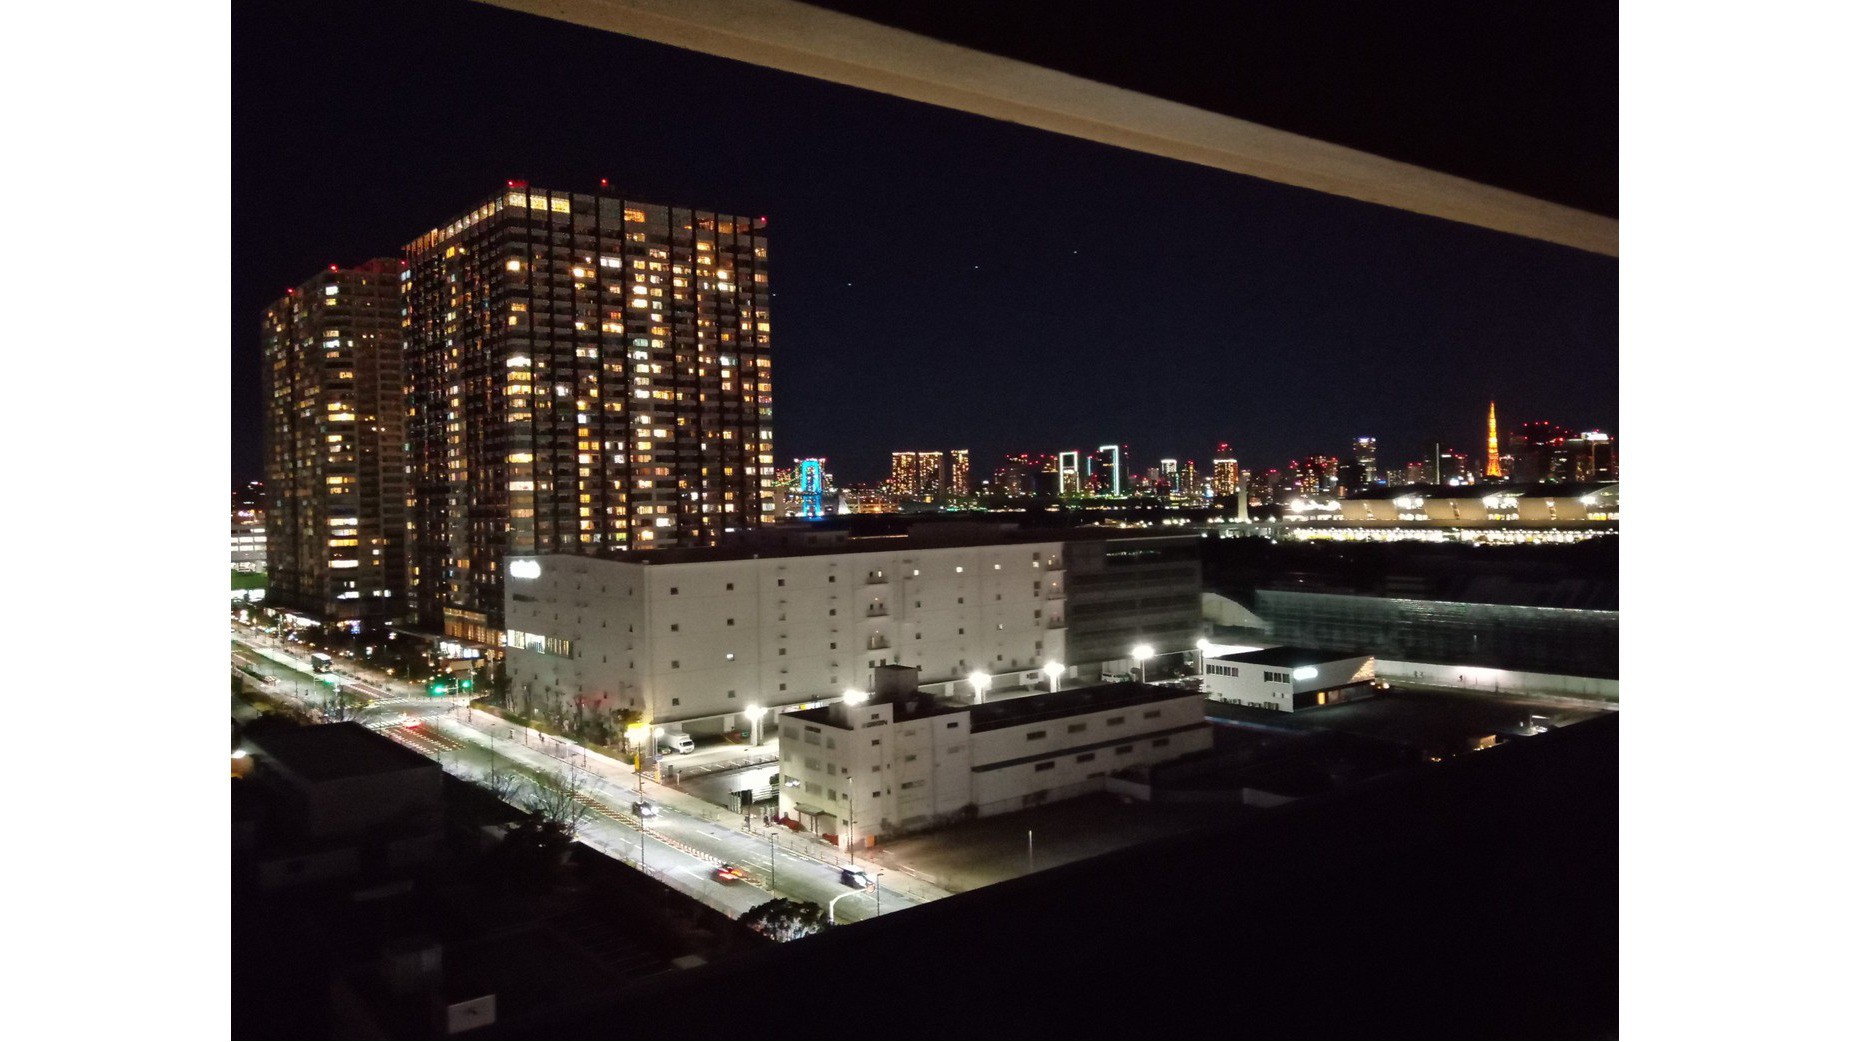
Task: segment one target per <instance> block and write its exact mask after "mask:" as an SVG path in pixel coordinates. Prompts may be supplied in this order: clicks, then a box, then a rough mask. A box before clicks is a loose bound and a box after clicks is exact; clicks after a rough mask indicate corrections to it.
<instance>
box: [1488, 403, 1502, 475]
mask: <svg viewBox="0 0 1851 1042" xmlns="http://www.w3.org/2000/svg"><path fill="white" fill-rule="evenodd" d="M1503 476H1504V464H1503V461H1502V460H1500V459H1499V458H1498V403H1496V402H1492V403H1491V415H1490V416H1487V417H1486V418H1485V477H1488V478H1501V477H1503Z"/></svg>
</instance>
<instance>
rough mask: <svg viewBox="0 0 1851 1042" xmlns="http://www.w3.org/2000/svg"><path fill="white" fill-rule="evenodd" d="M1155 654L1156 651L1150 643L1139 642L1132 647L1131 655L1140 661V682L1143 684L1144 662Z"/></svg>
mask: <svg viewBox="0 0 1851 1042" xmlns="http://www.w3.org/2000/svg"><path fill="white" fill-rule="evenodd" d="M1155 654H1156V651H1155V650H1153V649H1152V648H1151V646H1150V645H1149V644H1139V645H1138V646H1137V647H1135V648H1132V649H1131V657H1132V658H1133V659H1135V660H1137V663H1138V683H1140V684H1142V683H1144V682H1145V671H1144V663H1145V661H1146V660H1148V659H1149V658H1150V657H1151V656H1152V655H1155Z"/></svg>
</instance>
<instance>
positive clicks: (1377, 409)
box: [230, 2, 1619, 480]
mask: <svg viewBox="0 0 1851 1042" xmlns="http://www.w3.org/2000/svg"><path fill="white" fill-rule="evenodd" d="M233 29H234V51H233V149H234V153H233V154H234V168H233V187H234V198H233V214H232V217H233V228H232V232H233V234H232V238H233V243H232V258H233V269H232V314H231V316H230V318H231V344H232V361H233V365H232V446H233V448H232V460H231V464H232V475H233V477H234V478H235V479H244V478H249V477H257V476H260V472H261V469H262V449H261V441H262V410H261V398H260V386H261V385H260V380H261V375H260V372H259V367H258V364H257V362H258V355H259V343H258V322H259V318H260V315H261V312H262V310H263V308H264V306H265V305H266V304H268V303H269V302H270V301H271V300H274V299H275V298H276V297H277V296H279V295H281V293H282V291H283V289H284V288H285V287H288V286H292V285H295V284H296V283H298V282H301V281H302V280H304V279H305V278H307V277H308V276H309V275H311V274H312V273H313V272H314V271H315V270H316V269H317V268H318V267H321V266H324V265H327V264H330V263H340V264H343V265H344V264H350V263H355V262H358V261H361V260H364V259H366V258H368V257H372V256H380V255H396V254H397V252H398V251H399V248H400V247H401V246H402V245H403V244H404V243H405V242H407V241H408V240H410V239H411V238H413V237H415V236H416V235H418V234H420V233H422V232H424V231H427V230H429V229H430V228H431V227H432V226H434V225H437V224H440V223H442V222H444V221H446V220H448V219H450V218H452V217H454V216H456V215H458V214H460V213H461V212H463V211H464V210H465V209H467V208H468V207H470V206H472V205H474V204H476V203H478V202H480V201H481V200H482V199H483V198H485V197H487V196H488V195H490V194H492V193H493V192H494V191H495V190H496V189H497V188H499V187H500V186H501V185H502V184H503V183H504V182H505V181H506V180H508V179H509V178H521V179H525V180H528V181H531V182H532V183H534V184H536V185H542V186H546V187H552V188H558V189H570V190H580V191H587V190H590V189H592V188H593V187H594V186H595V185H596V184H597V182H598V179H599V178H600V177H606V178H609V179H610V180H611V183H612V184H613V185H617V186H623V187H624V188H626V189H627V190H628V192H629V193H630V194H632V195H633V196H635V197H636V198H641V199H647V200H650V201H657V202H673V203H676V204H681V205H697V206H701V207H710V208H714V209H719V210H722V211H732V212H737V213H747V214H765V215H768V216H769V218H770V226H769V234H770V236H771V243H772V247H771V249H772V252H771V258H772V269H771V270H772V287H773V289H774V291H775V294H776V299H775V301H774V305H773V322H774V333H773V339H772V346H773V358H774V362H773V373H774V377H775V382H776V421H775V427H776V432H777V433H776V444H777V454H778V457H779V459H780V461H788V460H790V459H792V458H796V457H799V456H810V455H822V456H827V457H829V458H830V459H831V462H832V469H834V470H836V472H837V473H838V475H839V476H841V477H843V478H845V479H847V480H872V479H875V478H878V477H880V476H882V475H883V474H884V472H885V466H886V462H885V461H886V454H887V453H888V452H889V451H892V450H894V449H901V448H961V447H969V448H970V449H971V450H972V453H973V470H978V471H980V472H982V473H984V474H987V472H988V470H989V469H990V467H991V466H993V464H994V460H995V457H997V456H998V455H1000V454H1001V453H1003V452H1006V451H1025V450H1034V451H1055V450H1059V449H1063V448H1076V447H1093V446H1097V445H1099V444H1101V443H1104V442H1108V441H1122V442H1125V443H1127V444H1129V445H1130V446H1131V454H1132V459H1131V462H1132V464H1133V466H1134V467H1135V468H1136V469H1138V470H1142V469H1143V468H1144V467H1145V466H1147V465H1149V464H1151V463H1154V462H1155V460H1156V459H1157V457H1159V456H1177V457H1181V458H1194V459H1196V460H1198V461H1206V460H1207V458H1208V457H1209V455H1210V454H1211V452H1212V450H1213V448H1214V444H1215V443H1216V442H1218V441H1223V440H1226V441H1228V442H1230V443H1232V445H1233V446H1234V448H1235V450H1236V452H1237V453H1238V454H1239V456H1240V458H1241V460H1242V462H1243V465H1258V466H1260V467H1266V466H1279V465H1282V464H1283V463H1284V462H1285V461H1286V460H1287V459H1289V458H1293V457H1297V456H1302V455H1306V454H1310V453H1315V452H1327V453H1330V454H1333V455H1343V454H1344V452H1345V448H1346V446H1347V445H1348V442H1349V439H1350V438H1351V437H1353V436H1355V435H1359V434H1373V435H1375V436H1376V437H1378V438H1379V439H1380V443H1381V447H1382V452H1381V455H1382V459H1383V462H1384V463H1385V464H1390V465H1393V464H1398V463H1400V462H1402V461H1405V460H1407V459H1410V458H1414V456H1415V454H1416V452H1417V446H1416V442H1417V440H1418V439H1421V438H1423V437H1433V436H1438V437H1441V438H1444V439H1446V440H1447V441H1449V442H1451V443H1452V444H1454V445H1455V446H1457V447H1458V448H1460V449H1461V450H1462V451H1466V452H1469V453H1473V454H1477V453H1478V452H1480V451H1482V437H1483V424H1484V408H1485V403H1486V401H1487V400H1488V399H1490V398H1493V397H1495V398H1496V399H1497V401H1498V413H1499V418H1500V420H1501V421H1502V425H1503V426H1504V427H1506V428H1508V427H1510V426H1514V425H1515V424H1516V423H1518V422H1521V421H1524V420H1529V419H1550V420H1555V421H1557V422H1560V423H1562V424H1564V425H1566V426H1571V427H1575V428H1578V429H1579V428H1592V427H1600V428H1603V429H1606V430H1615V429H1616V427H1617V420H1618V401H1619V379H1618V335H1619V334H1618V308H1619V284H1618V281H1619V280H1618V262H1617V261H1615V260H1613V259H1612V258H1605V257H1595V256H1591V255H1587V254H1583V253H1579V252H1576V251H1573V250H1569V249H1565V248H1562V247H1556V246H1551V245H1546V244H1542V243H1535V242H1529V241H1526V240H1522V239H1517V238H1514V237H1511V236H1505V235H1499V234H1496V233H1492V232H1487V231H1481V230H1479V229H1475V228H1468V227H1464V226H1461V225H1455V224H1450V223H1447V222H1443V221H1438V220H1433V219H1429V218H1422V217H1416V216H1413V215H1409V214H1404V213H1400V212H1396V211H1392V210H1387V209H1383V208H1379V207H1373V206H1368V205H1365V204H1361V203H1353V202H1350V201H1347V200H1342V199H1337V198H1333V197H1328V196H1323V195H1318V194H1315V193H1312V192H1307V191H1302V190H1299V189H1292V188H1286V187H1282V186H1278V185H1274V184H1270V183H1267V182H1262V181H1256V180H1252V179H1248V178H1243V177H1238V176H1235V175H1231V174H1227V173H1223V172H1220V171H1216V170H1210V169H1206V168H1200V167H1194V166H1189V165H1185V164H1182V163H1177V162H1172V161H1169V160H1163V159H1157V158H1154V157H1150V156H1145V155H1141V154H1136V153H1130V152H1122V151H1119V150H1116V149H1111V148H1107V147H1104V146H1099V145H1094V144H1091V143H1088V142H1082V141H1076V140H1071V139H1067V138H1063V137H1059V136H1056V135H1053V134H1048V133H1044V132H1041V131H1036V130H1030V129H1027V128H1023V127H1018V126H1015V125H1011V124H1004V123H997V122H993V121H989V120H985V119H980V118H977V117H973V116H966V115H963V114H961V113H955V112H950V111H946V110H941V109H936V108H930V107H927V106H923V105H918V104H915V103H911V102H906V101H901V100H898V99H894V98H890V97H886V96H883V95H877V94H870V93H866V92H861V91H856V90H851V89H849V88H844V87H838V86H834V85H831V84H826V83H821V82H817V81H813V80H808V79H803V78H800V77H796V76H790V75H786V74H783V73H776V72H771V71H767V70H763V69H759V68H756V67H752V66H746V65H741V64H737V63H733V62H728V61H723V60H720V59H714V58H709V57H705V56H701V55H696V54H693V53H691V52H684V51H679V50H674V49H671V48H666V47H661V46H658V45H654V44H648V43H643V42H640V41H636V40H632V39H629V38H627V37H621V36H617V35H613V34H608V33H601V32H597V31H593V30H587V29H580V28H577V27H574V26H569V25H565V24H563V23H556V22H551V21H547V20H542V19H536V18H532V17H529V16H524V15H518V14H513V13H510V12H505V11H500V10H496V9H493V8H488V7H484V6H480V5H476V4H469V3H419V4H355V3H345V2H335V3H320V4H315V5H308V6H304V5H271V4H241V5H237V6H236V7H235V8H234V22H233ZM1608 115H1609V116H1610V114H1608Z"/></svg>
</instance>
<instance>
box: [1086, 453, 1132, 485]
mask: <svg viewBox="0 0 1851 1042" xmlns="http://www.w3.org/2000/svg"><path fill="white" fill-rule="evenodd" d="M1092 463H1093V477H1094V478H1096V479H1097V481H1096V482H1095V488H1096V490H1097V491H1098V492H1099V494H1100V495H1105V496H1122V495H1124V494H1125V447H1124V446H1123V445H1101V446H1099V451H1098V452H1095V453H1093V457H1092Z"/></svg>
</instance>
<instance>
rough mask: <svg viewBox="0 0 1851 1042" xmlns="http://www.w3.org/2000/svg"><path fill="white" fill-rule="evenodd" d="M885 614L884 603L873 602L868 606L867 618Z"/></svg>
mask: <svg viewBox="0 0 1851 1042" xmlns="http://www.w3.org/2000/svg"><path fill="white" fill-rule="evenodd" d="M887 614H888V612H887V606H886V605H884V604H875V605H870V606H869V607H868V618H870V619H879V618H883V617H885V616H886V615H887Z"/></svg>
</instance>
